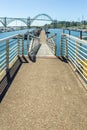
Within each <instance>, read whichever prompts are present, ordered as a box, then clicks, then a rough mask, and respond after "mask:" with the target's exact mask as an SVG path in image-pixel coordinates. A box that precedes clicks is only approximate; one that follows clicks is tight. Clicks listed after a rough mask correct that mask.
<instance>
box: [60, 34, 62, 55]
mask: <svg viewBox="0 0 87 130" xmlns="http://www.w3.org/2000/svg"><path fill="white" fill-rule="evenodd" d="M62 46H63V39H62V35H61V44H60V55H61V56H63V53H62V49H63V47H62Z"/></svg>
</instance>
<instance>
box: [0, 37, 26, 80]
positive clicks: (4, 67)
mask: <svg viewBox="0 0 87 130" xmlns="http://www.w3.org/2000/svg"><path fill="white" fill-rule="evenodd" d="M20 55H21V56H24V35H13V36H10V37H7V38H4V39H0V80H1V79H2V78H3V76H4V75H5V74H6V73H7V72H8V71H9V69H10V68H11V67H12V65H13V64H14V63H15V62H16V60H17V59H18V57H19V56H20Z"/></svg>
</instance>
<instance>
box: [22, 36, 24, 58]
mask: <svg viewBox="0 0 87 130" xmlns="http://www.w3.org/2000/svg"><path fill="white" fill-rule="evenodd" d="M22 56H24V35H23V36H22Z"/></svg>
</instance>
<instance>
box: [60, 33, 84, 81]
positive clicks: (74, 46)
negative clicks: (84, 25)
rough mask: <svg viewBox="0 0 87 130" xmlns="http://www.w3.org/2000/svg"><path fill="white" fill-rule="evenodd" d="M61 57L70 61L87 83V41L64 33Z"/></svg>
mask: <svg viewBox="0 0 87 130" xmlns="http://www.w3.org/2000/svg"><path fill="white" fill-rule="evenodd" d="M61 56H62V57H65V58H66V59H67V60H69V61H70V62H71V63H72V65H73V66H74V68H75V70H77V72H78V73H79V74H80V75H81V77H82V78H83V79H84V80H85V81H86V82H87V41H86V40H82V39H79V38H76V37H74V36H70V35H68V34H64V33H63V34H62V35H61Z"/></svg>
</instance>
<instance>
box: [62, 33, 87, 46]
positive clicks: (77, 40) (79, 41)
mask: <svg viewBox="0 0 87 130" xmlns="http://www.w3.org/2000/svg"><path fill="white" fill-rule="evenodd" d="M62 36H66V37H68V38H71V39H73V40H75V41H76V42H77V43H82V44H84V45H87V41H86V40H83V39H79V38H78V37H75V36H71V35H69V34H65V33H62Z"/></svg>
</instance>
